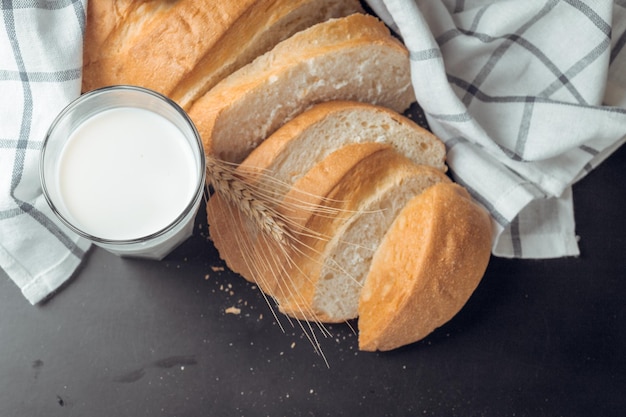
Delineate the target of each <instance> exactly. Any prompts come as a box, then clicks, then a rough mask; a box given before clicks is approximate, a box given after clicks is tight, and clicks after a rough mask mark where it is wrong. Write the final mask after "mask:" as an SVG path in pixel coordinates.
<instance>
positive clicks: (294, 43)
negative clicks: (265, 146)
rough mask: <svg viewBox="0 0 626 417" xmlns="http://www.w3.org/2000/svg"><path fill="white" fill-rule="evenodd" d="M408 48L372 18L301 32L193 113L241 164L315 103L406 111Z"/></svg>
mask: <svg viewBox="0 0 626 417" xmlns="http://www.w3.org/2000/svg"><path fill="white" fill-rule="evenodd" d="M409 71H410V70H409V56H408V51H407V50H406V48H405V47H404V45H402V43H400V42H399V41H398V40H397V39H395V38H394V37H393V36H391V34H390V33H389V30H388V29H387V27H386V26H385V25H384V24H383V23H382V22H381V21H380V20H378V19H376V18H375V17H373V16H368V15H363V14H353V15H351V16H348V17H344V18H338V19H330V20H328V21H326V22H323V23H319V24H317V25H314V26H312V27H310V28H309V29H306V30H303V31H301V32H298V33H296V34H295V35H293V36H291V37H290V38H288V39H286V40H284V41H283V42H281V43H279V44H278V45H276V47H275V48H274V49H272V50H271V51H270V52H268V53H266V54H264V55H262V56H260V57H258V58H257V59H255V60H254V61H253V62H252V63H250V64H248V65H246V66H244V67H242V68H241V69H239V70H238V71H236V72H234V73H232V74H231V75H230V76H228V77H227V78H225V79H224V80H222V81H221V82H220V83H218V84H217V85H216V86H215V87H213V88H212V89H211V90H209V91H208V92H207V94H205V95H204V96H202V97H201V98H200V99H198V100H197V101H196V102H195V103H194V105H193V106H192V107H191V109H190V111H189V114H190V117H191V119H192V120H193V121H194V123H195V124H196V127H197V128H198V131H199V133H200V135H201V137H202V140H203V143H204V147H205V151H206V153H207V154H210V155H213V156H215V157H217V158H219V159H222V160H226V161H230V162H236V163H239V162H241V161H243V160H244V159H245V158H246V156H247V155H248V154H249V153H250V152H251V151H252V149H254V148H255V147H256V146H257V145H258V144H259V143H260V142H261V141H263V140H264V139H265V138H267V137H268V136H269V135H270V134H271V133H273V132H274V131H276V130H277V129H278V127H279V126H281V125H283V124H284V123H285V122H286V121H288V120H290V119H292V118H293V117H295V116H296V115H297V114H300V113H301V112H302V111H304V110H305V109H306V108H308V107H309V106H311V105H312V104H315V103H319V102H323V101H330V100H339V99H344V100H355V101H362V102H370V103H374V104H379V105H381V106H384V107H389V108H391V109H394V110H396V111H398V112H402V111H404V110H405V109H406V108H408V107H409V105H410V104H411V103H412V102H413V101H414V100H415V98H414V93H413V90H412V87H411V79H410V72H409Z"/></svg>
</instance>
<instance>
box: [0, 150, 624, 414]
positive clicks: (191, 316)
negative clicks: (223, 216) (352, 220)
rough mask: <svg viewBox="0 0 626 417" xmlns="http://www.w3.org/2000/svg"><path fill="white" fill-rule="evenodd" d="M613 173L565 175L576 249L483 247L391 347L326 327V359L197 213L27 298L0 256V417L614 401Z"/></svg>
mask: <svg viewBox="0 0 626 417" xmlns="http://www.w3.org/2000/svg"><path fill="white" fill-rule="evenodd" d="M624 184H626V149H624V148H623V147H622V149H620V150H618V151H617V152H616V153H615V154H614V155H613V156H611V157H610V158H609V159H608V160H607V161H606V162H605V163H604V164H603V165H601V166H600V167H599V168H598V169H597V170H595V171H593V172H592V173H591V174H590V175H589V176H588V177H586V178H585V179H583V180H582V181H581V182H579V183H578V184H576V185H575V187H574V198H575V209H576V219H577V233H578V234H579V235H580V248H581V251H582V254H581V256H580V257H577V258H567V259H556V260H542V261H538V260H509V259H501V258H492V260H491V263H490V265H489V268H488V270H487V273H486V275H485V277H484V279H483V281H482V283H481V284H480V286H479V288H478V289H477V291H476V293H475V294H474V296H473V297H472V298H471V300H470V301H469V303H468V304H467V305H466V306H465V308H464V309H463V310H462V311H461V312H460V313H459V314H458V315H457V316H456V317H455V318H454V319H453V320H452V321H451V322H449V323H448V324H447V325H445V326H443V327H442V328H440V329H438V330H437V331H435V332H434V333H433V334H432V335H430V336H429V337H427V338H426V339H425V340H423V341H421V342H418V343H415V344H412V345H410V346H406V347H404V348H401V349H398V350H395V351H392V352H388V353H365V352H359V351H358V349H357V336H356V335H355V334H354V332H353V330H352V329H351V327H350V326H348V325H333V326H328V329H329V331H330V332H331V334H332V336H331V337H326V338H324V337H323V336H321V335H320V337H321V340H320V343H321V345H322V349H323V352H324V353H325V355H326V358H327V360H328V364H329V366H326V364H325V362H324V360H323V358H322V357H321V356H319V355H318V354H317V353H315V351H314V350H313V348H312V347H311V345H310V343H309V342H308V341H307V339H306V338H305V337H304V336H303V332H302V330H301V329H300V328H299V327H298V326H297V324H295V323H290V322H289V321H287V320H286V319H284V318H283V317H280V320H279V321H280V323H281V324H282V326H283V329H281V326H279V324H278V322H277V321H276V319H275V318H274V317H273V316H272V314H271V311H270V309H269V308H268V306H267V305H266V303H265V301H264V299H263V298H262V297H261V295H260V294H259V291H258V290H257V289H255V288H254V287H253V286H252V285H250V284H249V283H247V282H246V281H244V280H243V279H242V278H240V277H238V276H236V275H234V274H232V273H229V272H228V271H227V270H224V271H220V267H221V266H222V264H221V262H220V261H219V258H218V256H217V254H216V252H215V250H214V248H213V247H212V245H211V243H210V242H209V241H208V239H207V230H206V221H205V220H204V212H203V211H201V212H200V213H199V215H198V220H197V224H198V228H197V230H196V233H195V235H194V236H193V237H192V238H191V239H190V240H188V241H187V242H186V243H184V244H183V245H182V246H181V247H180V248H178V249H177V250H176V251H175V252H174V253H172V254H171V255H170V256H168V257H167V258H166V259H164V260H163V261H161V262H153V261H139V260H129V259H120V258H117V257H115V256H112V255H109V254H108V253H106V252H104V251H102V250H100V249H93V250H92V251H91V252H90V254H89V256H88V258H87V260H86V261H85V263H84V266H83V267H82V268H81V270H80V271H79V273H78V274H77V276H76V277H75V279H73V280H72V281H71V282H70V283H69V284H68V285H67V286H65V287H64V288H63V289H62V290H61V291H60V292H58V293H57V294H56V295H55V296H54V297H53V298H51V299H50V300H49V301H47V302H45V303H44V304H42V305H39V306H35V307H33V306H31V305H29V304H28V303H27V302H26V301H25V299H24V298H23V297H22V295H21V294H20V292H19V290H18V289H17V287H16V286H15V285H14V284H13V283H12V282H11V281H10V280H9V279H8V278H7V277H6V276H5V274H4V273H3V272H0V417H11V416H50V417H54V416H91V417H99V416H107V417H110V416H133V417H139V416H327V415H328V416H339V415H345V416H364V417H365V416H430V415H435V416H518V417H519V416H584V417H589V416H595V417H600V416H623V415H625V414H624V413H626V323H625V321H624V320H625V319H626V260H625V258H626V253H625V250H624V249H625V248H626V221H625V216H624V211H625V208H626V192H625V191H626V190H625V185H624ZM231 306H235V307H238V308H240V309H241V312H240V314H227V313H226V309H227V308H229V307H231ZM352 325H353V326H354V325H355V324H354V323H352ZM318 335H319V332H318Z"/></svg>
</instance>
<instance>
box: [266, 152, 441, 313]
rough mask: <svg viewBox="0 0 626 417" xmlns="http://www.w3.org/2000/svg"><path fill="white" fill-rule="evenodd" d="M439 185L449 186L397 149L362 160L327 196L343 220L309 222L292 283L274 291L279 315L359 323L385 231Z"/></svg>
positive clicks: (323, 218) (438, 174)
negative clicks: (367, 283) (417, 198)
mask: <svg viewBox="0 0 626 417" xmlns="http://www.w3.org/2000/svg"><path fill="white" fill-rule="evenodd" d="M440 182H444V183H449V182H451V180H450V179H449V178H448V177H447V176H446V175H445V174H443V173H442V172H441V171H440V170H437V169H435V168H433V167H430V166H426V165H416V164H415V163H413V162H412V161H410V160H409V159H408V158H406V157H404V156H403V155H401V154H400V153H398V152H397V151H395V150H393V149H387V150H381V151H379V152H378V153H377V154H375V155H372V156H370V157H369V158H367V159H365V160H363V161H362V162H361V163H360V164H359V166H358V168H357V169H354V170H353V171H352V172H351V175H349V176H346V177H344V178H343V179H342V181H341V182H340V183H338V184H337V185H336V186H335V187H334V189H333V190H332V192H331V193H329V194H328V198H329V199H330V200H331V202H330V204H333V205H339V206H340V208H341V209H342V212H341V213H340V215H338V216H336V217H335V218H333V219H329V218H328V217H327V216H325V215H313V216H311V218H310V219H309V221H308V222H307V225H306V229H307V230H308V232H307V233H308V236H304V237H302V239H301V249H300V251H299V254H298V256H295V257H294V260H293V262H292V267H291V268H290V269H289V270H287V272H286V274H285V275H286V276H288V277H289V280H288V281H287V282H286V283H283V285H282V286H281V287H279V290H275V294H274V296H275V297H276V299H277V301H278V304H279V308H280V311H281V312H282V313H284V314H287V315H289V316H291V317H294V318H297V319H304V320H309V321H317V322H325V323H329V322H343V321H346V320H349V319H353V318H356V317H357V315H358V300H359V294H360V292H361V288H362V286H363V282H364V280H365V278H366V276H367V274H368V271H369V265H370V262H371V260H372V257H373V255H374V253H375V251H376V249H377V247H378V245H379V244H380V242H381V240H382V239H383V236H384V235H385V233H386V231H387V229H388V228H389V226H390V225H391V224H392V222H393V221H394V219H395V217H396V215H397V214H398V213H399V212H400V210H401V209H402V208H403V207H404V206H405V204H406V203H407V202H408V201H409V200H410V199H411V198H413V197H414V196H415V195H418V194H420V193H421V192H423V191H424V190H425V189H427V188H429V187H431V186H432V185H434V184H437V183H440ZM320 237H321V238H320Z"/></svg>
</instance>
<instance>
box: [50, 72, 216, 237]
mask: <svg viewBox="0 0 626 417" xmlns="http://www.w3.org/2000/svg"><path fill="white" fill-rule="evenodd" d="M118 90H123V91H130V92H133V93H137V94H140V95H148V96H151V97H153V98H156V99H157V100H159V101H162V102H164V103H165V104H167V105H168V106H170V107H171V108H172V109H174V110H175V111H176V114H178V115H179V116H180V117H181V118H182V120H183V122H184V123H185V124H186V125H187V126H188V127H189V128H190V129H191V132H192V134H193V136H194V138H195V142H194V143H192V144H190V145H192V148H193V145H195V146H197V149H198V151H199V152H200V158H198V159H199V162H200V163H199V166H198V174H199V175H198V182H197V184H196V187H195V193H194V194H193V196H192V197H191V199H190V201H189V203H188V204H187V205H186V206H185V208H184V209H183V210H182V211H181V213H180V214H179V215H178V216H177V217H176V218H175V219H174V220H172V221H171V222H170V223H169V224H168V225H167V226H165V227H163V228H161V229H159V230H157V231H156V232H153V233H150V234H148V235H145V236H141V237H137V238H131V239H109V238H102V237H99V236H95V235H92V234H90V233H88V232H85V231H84V230H82V229H80V228H79V227H77V226H76V225H75V224H73V222H71V221H70V220H69V219H67V218H66V216H64V215H63V214H62V213H61V211H60V210H59V209H58V208H57V205H56V204H54V202H53V201H52V198H51V197H50V193H49V191H48V186H47V184H46V179H45V170H44V166H45V156H46V151H47V149H48V144H49V142H50V136H51V135H52V134H53V132H54V130H55V129H56V128H57V126H58V125H59V123H61V121H62V120H63V119H64V118H65V117H66V116H67V115H68V114H69V113H71V112H72V111H73V110H74V109H75V108H77V107H78V106H80V105H81V104H82V102H84V101H85V100H87V99H90V98H93V97H95V96H99V95H103V94H107V93H109V92H111V91H118ZM119 107H136V106H133V105H128V106H125V105H121V106H114V107H111V108H119ZM205 173H206V157H205V154H204V146H203V144H202V139H201V138H200V133H199V132H198V129H197V128H196V126H195V124H194V123H193V121H192V120H191V118H190V117H189V115H188V114H187V112H185V110H183V109H182V108H181V107H180V106H179V105H178V104H177V103H176V102H175V101H173V100H172V99H170V98H169V97H167V96H165V95H163V94H161V93H159V92H157V91H154V90H151V89H149V88H146V87H140V86H135V85H123V84H122V85H112V86H106V87H101V88H97V89H94V90H91V91H88V92H86V93H83V94H81V95H80V96H78V97H77V98H75V99H74V100H72V101H71V102H70V103H69V104H67V105H66V106H65V107H64V108H63V109H62V110H61V111H60V112H59V114H58V115H57V116H56V117H55V118H54V120H53V121H52V123H51V124H50V127H49V128H48V130H47V132H46V135H45V137H44V141H43V144H42V147H41V154H40V157H39V178H40V182H41V187H42V192H43V196H44V198H45V200H46V202H47V203H48V206H49V207H50V209H51V210H52V212H53V213H54V214H55V215H56V216H57V217H58V218H59V219H60V220H61V222H63V224H65V225H66V226H67V227H68V228H69V229H70V230H72V231H73V232H74V233H76V234H78V235H79V236H81V237H83V238H86V239H88V240H91V241H92V242H95V243H100V244H105V245H112V246H117V245H119V246H125V245H132V244H138V243H144V242H149V241H151V240H153V239H156V238H158V237H161V236H163V235H164V234H166V233H168V232H170V231H171V230H173V229H174V228H176V226H178V225H179V224H180V223H181V222H182V221H183V220H184V219H185V217H187V215H188V214H189V213H190V212H191V211H193V210H194V208H195V206H196V204H198V203H199V201H200V199H201V198H202V196H203V195H204V190H205V185H206V175H205Z"/></svg>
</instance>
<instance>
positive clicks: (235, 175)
mask: <svg viewBox="0 0 626 417" xmlns="http://www.w3.org/2000/svg"><path fill="white" fill-rule="evenodd" d="M206 171H207V180H208V182H209V183H210V184H211V186H212V187H213V189H214V191H215V192H217V193H219V194H220V195H221V196H222V197H223V198H224V199H225V200H227V201H228V202H229V203H231V204H233V205H234V206H235V207H237V208H239V210H241V212H242V213H243V214H244V215H246V216H247V217H248V218H249V219H251V220H252V221H253V222H254V224H255V225H256V226H257V227H258V228H259V229H260V230H261V231H262V232H264V233H266V234H267V235H268V236H270V237H272V238H273V239H274V240H276V242H278V243H280V244H287V245H288V244H289V242H290V239H289V238H290V237H291V234H290V232H289V230H288V228H287V225H286V224H285V221H284V220H282V219H281V218H280V217H279V216H277V215H276V212H275V211H274V210H272V209H270V207H269V204H268V202H267V201H266V200H267V197H266V196H265V195H262V194H261V193H259V192H258V191H257V189H256V188H255V187H254V186H253V185H252V184H251V180H250V178H245V176H244V174H241V173H239V172H237V171H236V169H235V166H234V165H232V164H229V163H228V162H225V161H222V160H219V159H216V158H214V157H211V156H207V158H206Z"/></svg>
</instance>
